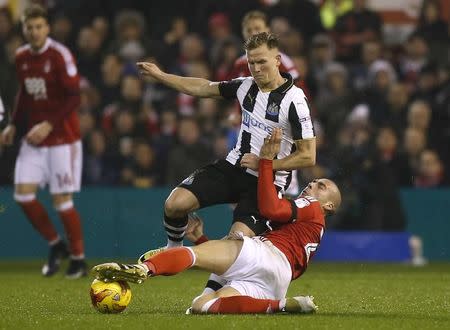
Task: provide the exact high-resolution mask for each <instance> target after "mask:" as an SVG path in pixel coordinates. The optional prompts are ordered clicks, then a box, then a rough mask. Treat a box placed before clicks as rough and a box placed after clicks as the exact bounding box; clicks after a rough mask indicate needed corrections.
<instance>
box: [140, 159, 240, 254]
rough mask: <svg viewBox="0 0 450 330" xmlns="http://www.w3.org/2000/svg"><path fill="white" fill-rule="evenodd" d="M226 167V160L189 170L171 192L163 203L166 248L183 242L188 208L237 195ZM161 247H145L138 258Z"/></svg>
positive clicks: (218, 201) (205, 205)
mask: <svg viewBox="0 0 450 330" xmlns="http://www.w3.org/2000/svg"><path fill="white" fill-rule="evenodd" d="M229 167H233V166H232V165H231V164H229V163H228V162H226V161H219V162H216V163H214V164H209V165H207V166H205V167H203V168H201V169H199V170H197V171H195V172H194V173H192V174H191V175H190V176H189V177H187V178H186V179H185V180H183V182H182V183H181V184H180V185H179V186H178V187H177V188H175V189H174V190H173V191H172V192H171V194H170V195H169V197H168V198H167V200H166V202H165V205H164V228H165V230H166V233H167V238H168V241H167V247H168V248H172V247H177V246H182V245H183V239H184V236H185V231H186V228H187V224H188V214H189V213H190V212H192V211H195V210H197V209H199V208H204V207H207V206H210V205H215V204H222V203H229V202H233V201H234V200H235V198H236V196H234V194H233V192H232V189H231V187H230V182H231V179H230V177H228V176H229V175H230V173H229V172H230V170H229ZM231 174H232V173H231ZM227 175H228V176H227ZM162 250H164V248H162V249H161V248H160V249H156V250H151V251H148V252H146V253H144V254H143V255H142V256H141V257H140V258H139V261H140V262H143V261H144V260H146V259H148V258H149V257H151V256H153V255H155V254H156V253H159V252H161V251H162Z"/></svg>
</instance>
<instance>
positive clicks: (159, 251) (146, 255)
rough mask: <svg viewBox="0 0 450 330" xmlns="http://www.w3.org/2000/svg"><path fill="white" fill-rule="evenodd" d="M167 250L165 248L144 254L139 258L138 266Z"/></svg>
mask: <svg viewBox="0 0 450 330" xmlns="http://www.w3.org/2000/svg"><path fill="white" fill-rule="evenodd" d="M166 249H167V247H165V246H163V247H160V248H157V249H153V250H150V251H147V252H145V253H144V254H142V255H141V256H140V257H139V259H138V264H142V263H143V262H144V261H146V260H148V259H150V258H151V257H153V256H154V255H157V254H158V253H161V252H163V251H165V250H166Z"/></svg>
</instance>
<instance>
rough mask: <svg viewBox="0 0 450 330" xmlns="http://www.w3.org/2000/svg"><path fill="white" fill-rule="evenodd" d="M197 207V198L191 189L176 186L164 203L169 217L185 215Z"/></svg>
mask: <svg viewBox="0 0 450 330" xmlns="http://www.w3.org/2000/svg"><path fill="white" fill-rule="evenodd" d="M197 208H198V201H197V198H196V197H195V196H194V194H193V193H191V192H190V191H189V190H186V189H183V188H175V189H174V190H173V191H172V192H171V193H170V195H169V197H168V198H167V199H166V202H165V203H164V212H165V214H166V215H167V216H168V217H169V218H178V217H182V216H185V215H186V214H188V213H189V212H191V211H193V210H195V209H197Z"/></svg>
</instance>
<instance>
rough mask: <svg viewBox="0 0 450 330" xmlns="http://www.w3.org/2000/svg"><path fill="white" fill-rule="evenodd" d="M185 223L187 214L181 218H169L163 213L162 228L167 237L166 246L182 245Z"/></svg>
mask: <svg viewBox="0 0 450 330" xmlns="http://www.w3.org/2000/svg"><path fill="white" fill-rule="evenodd" d="M187 224H188V217H187V215H185V216H184V217H181V218H176V219H173V218H169V217H168V216H167V215H166V214H165V213H164V229H165V230H166V233H167V238H168V240H169V241H168V244H167V246H168V247H170V246H178V245H182V243H183V238H184V234H185V232H186V228H187Z"/></svg>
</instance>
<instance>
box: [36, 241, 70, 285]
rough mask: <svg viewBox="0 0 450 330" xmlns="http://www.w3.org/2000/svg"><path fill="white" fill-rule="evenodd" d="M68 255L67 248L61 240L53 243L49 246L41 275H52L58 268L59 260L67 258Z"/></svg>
mask: <svg viewBox="0 0 450 330" xmlns="http://www.w3.org/2000/svg"><path fill="white" fill-rule="evenodd" d="M68 256H69V250H68V249H67V245H66V243H64V241H63V240H60V241H59V242H58V243H56V244H55V245H52V246H50V251H49V253H48V260H47V263H46V264H45V265H44V266H43V267H42V275H44V276H52V275H54V274H55V273H56V272H57V271H58V270H59V266H60V265H61V260H62V259H65V258H67V257H68Z"/></svg>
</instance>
